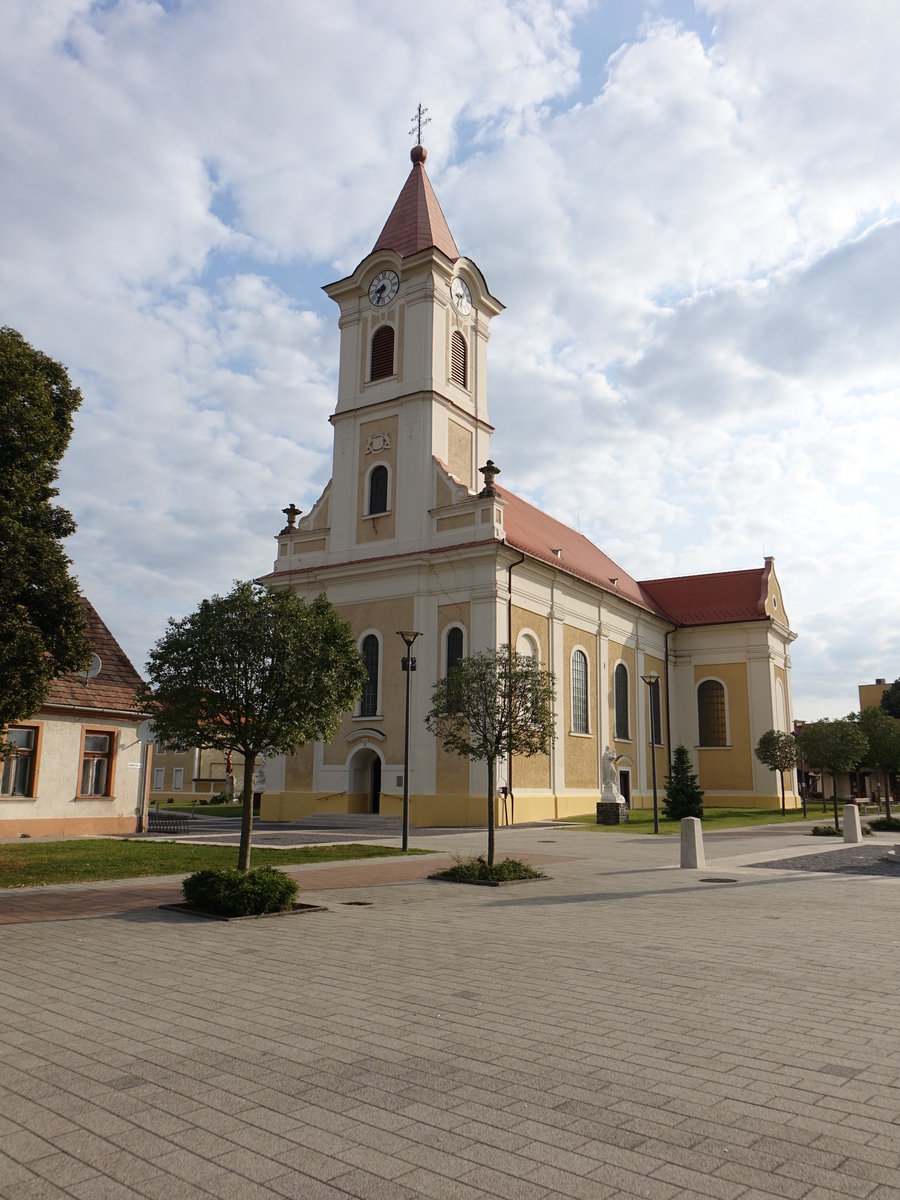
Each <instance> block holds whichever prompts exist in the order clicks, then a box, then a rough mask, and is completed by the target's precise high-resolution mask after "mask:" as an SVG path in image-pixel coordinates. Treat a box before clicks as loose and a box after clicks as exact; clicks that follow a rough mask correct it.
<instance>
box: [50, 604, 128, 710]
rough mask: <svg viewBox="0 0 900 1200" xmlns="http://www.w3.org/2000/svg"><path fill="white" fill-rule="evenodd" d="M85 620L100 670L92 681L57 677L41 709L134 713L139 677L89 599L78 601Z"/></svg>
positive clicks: (63, 676) (64, 676) (76, 675)
mask: <svg viewBox="0 0 900 1200" xmlns="http://www.w3.org/2000/svg"><path fill="white" fill-rule="evenodd" d="M81 603H82V607H83V608H84V616H85V620H86V621H87V638H88V641H89V642H90V643H91V645H92V646H93V648H94V653H95V654H96V655H97V656H98V658H99V659H100V664H101V665H100V671H99V674H97V675H95V676H94V678H93V679H87V680H86V679H85V678H84V676H83V675H78V674H74V675H61V676H60V677H59V678H58V679H54V680H53V683H52V684H51V685H50V692H49V695H48V697H47V700H46V702H45V704H44V707H45V708H55V707H62V708H79V709H89V710H102V711H104V712H122V711H128V710H134V711H135V714H136V716H137V715H139V714H138V710H137V708H136V706H135V698H134V697H135V690H136V689H137V688H138V687H139V685H140V683H141V677H140V675H138V673H137V671H136V670H135V669H134V667H133V666H132V665H131V663H130V662H129V660H128V657H127V656H126V654H125V651H124V650H123V649H122V647H121V646H120V645H119V643H118V642H117V641H116V639H115V638H114V637H113V635H112V634H111V633H110V631H109V630H108V629H107V627H106V626H105V625H104V624H103V622H102V621H101V620H100V617H99V616H98V615H97V611H96V609H95V608H94V606H93V605H92V604H91V602H90V600H87V599H85V597H84V596H82V598H81Z"/></svg>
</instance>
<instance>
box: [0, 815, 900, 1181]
mask: <svg viewBox="0 0 900 1200" xmlns="http://www.w3.org/2000/svg"><path fill="white" fill-rule="evenodd" d="M498 840H499V848H500V850H501V851H505V852H509V853H513V854H516V855H517V856H521V857H531V858H533V859H538V858H539V857H547V858H552V859H553V862H552V866H548V867H547V868H546V869H547V870H548V871H549V873H550V875H551V876H552V878H549V879H547V880H544V881H541V882H538V883H533V884H527V885H520V886H516V887H509V888H505V889H499V890H495V889H487V888H466V887H458V886H453V885H450V884H439V883H431V882H426V881H424V880H422V879H410V878H405V879H398V880H395V881H393V882H386V881H384V880H382V881H381V882H375V881H373V880H372V878H371V877H370V878H369V880H368V881H367V880H366V878H365V877H364V876H361V875H357V876H356V877H354V876H353V875H352V873H351V868H353V867H354V864H334V865H332V864H323V865H322V866H320V867H318V868H306V869H304V871H303V875H302V879H303V881H304V882H303V885H302V886H303V888H304V892H305V891H306V890H307V887H308V885H307V883H306V880H307V878H308V875H310V874H313V873H315V874H317V876H318V878H319V880H321V878H322V877H323V876H324V872H325V871H326V870H328V871H330V872H332V874H331V877H330V880H328V882H330V884H331V886H330V887H319V888H318V889H317V890H316V891H315V899H316V902H317V903H320V904H324V905H325V906H326V907H327V909H328V911H327V912H320V913H311V914H309V915H305V916H290V917H285V918H283V919H273V920H269V921H249V922H235V923H228V924H220V923H212V922H205V921H200V920H196V919H193V918H186V917H184V916H181V915H179V914H175V913H170V912H165V911H160V910H159V909H157V908H155V907H144V908H142V909H138V910H131V911H125V912H120V913H118V914H115V915H109V916H96V917H93V918H90V919H83V920H77V921H74V920H52V921H48V920H44V921H42V922H22V923H19V924H11V925H6V926H4V927H3V928H2V929H0V962H2V971H0V1196H2V1197H3V1198H4V1200H26V1198H32V1197H33V1198H39V1200H43V1198H45V1197H47V1198H49V1200H52V1198H55V1197H77V1198H81V1200H107V1198H110V1200H119V1198H125V1197H149V1198H156V1197H158V1198H165V1200H170V1198H175V1200H180V1198H184V1200H206V1198H208V1197H210V1196H212V1197H221V1198H223V1200H227V1198H230V1197H234V1198H240V1200H245V1198H246V1200H264V1198H265V1200H274V1198H275V1197H302V1198H303V1200H307V1198H308V1200H346V1198H347V1197H360V1198H362V1200H419V1198H422V1197H430V1198H432V1200H444V1198H447V1200H457V1198H459V1200H485V1198H489V1197H501V1198H509V1200H518V1198H522V1200H549V1198H550V1197H554V1198H556V1197H580V1198H588V1200H625V1198H631V1197H644V1198H646V1200H670V1198H672V1197H676V1196H678V1197H681V1196H691V1197H694V1196H697V1197H707V1196H709V1197H719V1198H721V1200H770V1198H771V1197H773V1196H775V1197H786V1198H790V1200H794V1198H796V1200H847V1197H863V1198H867V1200H885V1198H887V1197H900V1035H898V1028H897V1027H898V1020H897V1018H898V999H897V969H896V961H897V954H896V930H897V928H898V921H897V918H898V915H900V913H898V910H900V888H898V886H897V881H896V880H894V879H890V878H885V877H878V876H859V875H850V874H846V873H830V872H823V871H815V872H811V871H808V870H805V869H803V868H802V867H798V868H797V869H796V870H790V869H789V870H784V869H776V868H774V867H772V865H771V863H772V862H779V863H782V862H784V861H785V860H789V859H802V858H804V857H808V856H809V855H808V851H809V838H808V837H804V836H803V835H802V833H800V832H794V833H779V834H778V835H776V836H772V837H770V838H768V839H762V838H760V837H759V836H757V835H754V836H747V837H730V838H727V839H716V838H709V839H707V866H706V868H705V869H704V870H703V871H682V870H678V869H677V855H678V843H677V840H676V839H672V838H656V839H654V838H653V837H652V836H641V835H635V836H632V835H616V836H609V835H604V834H600V833H593V832H589V831H588V832H585V831H574V830H566V831H559V830H552V831H551V830H548V829H546V828H544V829H528V830H520V829H518V828H515V829H511V830H504V831H502V832H501V833H500V835H499V839H498ZM483 841H484V838H483V835H467V834H459V835H457V836H454V837H448V838H441V839H431V840H427V841H426V844H428V845H434V846H435V847H436V848H440V849H442V850H447V851H450V852H454V851H458V852H473V851H474V852H478V851H480V850H481V849H482V848H483ZM882 844H883V846H884V848H885V849H887V848H888V847H889V846H891V845H893V840H892V839H888V840H885V841H884V842H883V843H882ZM868 848H869V847H868V846H867V847H866V849H868ZM841 850H842V848H841V847H840V846H838V847H837V848H836V850H835V851H833V852H832V853H840V852H841ZM827 853H828V851H823V854H827ZM763 859H768V860H771V861H769V863H768V865H765V864H764V865H763V866H758V865H754V864H760V863H762V861H763ZM418 861H419V862H421V861H422V860H421V859H420V860H418ZM434 861H435V860H434V859H432V860H431V863H433V862H434ZM411 863H412V860H406V864H407V865H410V864H411ZM431 863H429V866H430V865H431ZM401 865H402V864H401ZM789 865H790V864H789ZM342 871H343V872H345V873H344V874H341V872H342ZM706 879H719V880H724V879H729V880H734V881H735V882H733V883H732V884H731V885H730V886H725V887H722V886H720V887H715V886H711V885H710V884H708V883H705V882H703V881H704V880H706ZM96 886H97V889H98V890H101V889H102V886H103V885H96ZM69 894H70V895H71V894H72V893H69ZM5 899H6V898H5V897H3V899H2V901H0V903H2V902H3V901H5ZM361 900H366V901H369V902H370V903H368V904H367V905H364V906H363V905H357V904H356V903H354V901H361ZM885 931H888V932H885Z"/></svg>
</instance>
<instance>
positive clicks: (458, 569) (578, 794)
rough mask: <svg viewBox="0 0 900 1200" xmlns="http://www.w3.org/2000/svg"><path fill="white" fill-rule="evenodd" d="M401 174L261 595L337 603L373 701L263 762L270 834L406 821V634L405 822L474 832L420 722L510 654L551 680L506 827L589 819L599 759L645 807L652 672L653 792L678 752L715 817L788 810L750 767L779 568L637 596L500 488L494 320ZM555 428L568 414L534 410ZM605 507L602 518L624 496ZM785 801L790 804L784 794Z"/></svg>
mask: <svg viewBox="0 0 900 1200" xmlns="http://www.w3.org/2000/svg"><path fill="white" fill-rule="evenodd" d="M412 160H413V166H412V170H411V172H410V174H409V177H408V179H407V181H406V184H405V185H404V187H403V189H402V191H401V193H400V196H399V198H398V200H397V202H396V204H395V206H394V208H393V211H392V212H391V214H390V216H389V218H388V220H387V223H386V224H385V226H384V229H383V230H382V232H381V235H380V236H379V238H378V239H377V241H376V243H375V246H374V249H373V250H372V252H371V254H369V255H367V256H366V257H365V258H364V259H363V260H362V262H361V263H360V264H359V266H358V267H357V268H356V269H355V271H353V273H352V274H351V275H349V276H348V277H347V278H345V279H341V280H339V281H338V282H337V283H333V284H330V285H329V286H328V287H326V288H325V291H326V292H327V294H328V295H329V296H330V297H331V299H332V300H334V301H335V303H336V304H337V305H338V307H339V309H340V318H339V326H340V331H341V346H340V373H339V384H338V398H337V407H336V410H335V412H334V414H333V415H332V417H331V423H332V425H333V427H334V459H333V471H332V477H331V480H330V482H329V483H328V485H327V487H326V488H325V490H324V492H323V493H322V495H321V497H320V498H319V499H318V500H317V502H316V503H315V505H314V506H313V508H312V511H311V512H309V513H308V514H307V515H306V516H302V517H301V519H299V520H298V517H300V514H299V513H298V511H297V509H296V508H295V507H294V506H293V505H291V506H289V507H288V508H286V509H285V510H284V511H285V514H286V517H287V524H286V525H285V527H284V528H283V529H282V530H281V532H280V533H279V534H278V539H277V546H278V548H277V558H276V560H275V564H274V569H273V570H272V572H271V573H270V574H268V575H266V576H265V578H264V582H265V583H267V584H268V585H270V586H272V587H292V588H294V589H296V591H297V592H298V593H299V594H300V595H301V596H303V597H305V598H307V599H310V598H312V597H314V596H315V595H316V594H317V593H319V592H321V591H325V592H327V594H328V597H329V599H330V600H331V602H332V603H333V604H334V605H335V606H336V608H337V610H338V611H339V612H340V613H341V615H342V616H343V617H344V618H345V619H346V620H348V621H349V622H350V624H351V625H352V627H353V630H354V633H355V635H356V638H357V643H358V646H359V649H360V651H361V653H362V655H363V657H364V659H365V662H366V666H367V668H368V673H369V678H368V683H367V684H366V687H365V689H364V691H363V695H362V698H361V700H360V702H359V705H358V706H357V708H356V711H355V712H353V713H350V714H348V715H347V716H346V717H345V718H344V720H343V722H342V725H341V728H340V731H339V732H338V734H337V736H336V737H335V738H334V739H333V740H332V741H331V742H330V743H328V744H327V745H317V746H309V747H307V748H306V749H304V750H303V751H302V753H300V754H298V755H295V756H290V757H287V758H282V759H280V760H276V761H274V762H270V763H268V764H267V776H268V782H267V791H266V794H265V796H264V797H263V803H262V815H263V817H265V818H269V819H275V820H282V819H290V818H295V817H298V816H301V815H303V814H306V813H311V812H317V811H332V812H333V811H340V810H344V811H346V810H349V811H374V812H379V811H380V812H389V813H396V812H398V811H399V807H400V795H401V793H402V790H403V741H404V689H405V676H404V674H403V673H402V671H401V665H400V660H401V656H402V655H403V654H404V653H405V650H404V646H403V643H402V642H401V640H400V638H399V637H398V634H397V631H398V630H409V631H416V632H418V633H419V634H420V635H421V636H420V637H419V639H418V641H417V642H416V643H415V646H414V648H413V653H414V655H415V657H416V659H417V662H418V669H417V673H416V675H415V676H413V677H412V680H411V683H412V718H411V723H410V739H411V757H410V762H411V766H410V781H409V788H410V795H411V798H412V799H411V802H412V820H413V823H414V824H420V825H424V824H451V825H453V824H469V823H473V822H477V823H480V822H482V821H483V819H484V816H483V811H484V798H485V795H486V784H485V772H484V765H483V764H481V763H476V764H470V763H469V762H467V761H465V760H463V759H460V758H458V757H456V756H454V755H450V754H447V753H445V752H444V751H443V749H442V748H441V746H440V745H439V744H438V743H437V742H436V740H435V739H434V738H433V737H432V736H431V735H430V734H429V733H428V732H427V731H426V729H425V727H424V724H423V717H424V715H425V713H426V712H427V710H428V707H429V702H430V697H431V691H432V686H433V684H434V682H435V681H436V680H437V679H438V678H439V677H441V676H443V675H445V674H446V673H447V672H448V671H449V670H451V669H452V667H453V664H454V663H455V662H456V661H457V660H458V659H459V658H460V657H462V656H465V655H468V654H471V653H474V652H476V651H479V650H484V649H487V648H496V647H499V646H501V645H503V644H504V643H509V644H512V645H514V646H515V647H516V648H517V650H519V651H520V652H521V653H523V654H527V655H530V656H532V657H533V658H535V659H537V660H538V661H539V662H540V664H541V665H542V666H545V667H548V668H550V669H551V670H552V671H553V672H554V673H555V675H556V680H557V700H556V708H555V725H556V738H555V741H554V744H553V749H552V751H551V753H550V754H549V755H547V756H545V757H539V758H532V759H521V760H520V759H514V760H513V761H512V762H511V763H506V764H504V765H503V768H502V770H501V771H499V773H498V779H497V784H498V785H499V786H501V787H507V788H509V789H511V791H512V793H513V797H514V814H515V820H516V821H522V820H535V819H542V818H547V817H554V816H566V815H571V814H576V813H581V812H588V811H591V810H592V809H593V807H594V804H595V802H596V801H597V800H599V799H600V791H601V759H602V757H603V753H604V749H605V747H606V746H607V745H610V746H611V747H612V750H613V752H614V753H615V754H616V755H617V756H618V759H617V769H618V783H619V790H620V792H621V793H622V794H623V795H624V796H625V797H626V798H627V799H628V800H630V802H631V803H632V804H633V805H636V806H640V807H647V806H649V805H650V804H651V752H650V729H651V725H650V722H651V701H650V695H651V689H650V687H649V686H648V685H647V684H646V683H645V682H644V679H645V677H646V678H650V677H651V676H652V675H653V674H656V675H657V676H658V677H659V680H660V686H659V688H658V689H656V690H655V691H654V694H655V695H656V696H658V711H657V712H656V713H655V714H654V715H655V725H656V738H655V742H656V746H655V750H654V753H655V757H656V769H657V776H658V779H659V781H660V787H662V782H663V781H664V779H665V776H666V774H667V771H668V762H669V759H670V756H671V753H672V749H673V747H674V746H676V745H677V744H679V743H684V744H685V745H686V746H687V747H688V749H689V751H690V753H691V756H692V758H693V761H694V766H695V769H696V770H697V771H698V774H699V778H700V784H701V786H702V787H703V789H704V790H705V792H706V803H707V804H711V805H741V806H759V807H771V808H775V807H777V806H779V805H780V798H779V795H778V791H777V781H776V777H775V775H774V774H773V772H771V771H770V770H768V769H767V768H765V767H764V766H763V765H762V764H761V763H759V762H758V761H757V759H756V756H755V754H754V748H755V746H756V743H757V742H758V740H759V738H760V737H761V736H762V734H763V733H765V732H766V731H767V730H769V729H771V728H777V729H782V730H788V729H790V728H791V723H792V711H791V687H790V656H789V649H790V644H791V642H792V641H793V639H794V637H795V636H796V635H795V634H794V633H793V632H792V631H791V628H790V624H789V622H788V618H787V614H786V611H785V606H784V600H783V597H782V594H781V588H780V585H779V583H778V580H777V578H776V575H775V567H774V561H773V559H771V558H767V559H766V560H765V562H764V563H763V564H762V565H761V566H759V567H753V568H750V569H748V570H742V571H724V572H717V573H715V574H710V575H692V576H687V577H680V578H672V579H654V580H646V581H643V582H639V581H637V580H636V579H634V578H632V576H631V575H629V574H628V573H627V572H626V571H625V570H624V569H623V568H622V567H620V566H618V564H616V563H615V562H613V560H612V559H611V558H609V557H608V556H607V555H606V554H605V553H604V552H603V551H602V550H600V549H599V548H598V547H597V546H595V545H594V544H593V543H592V542H590V541H589V540H588V539H587V538H586V537H584V536H583V535H582V534H580V533H577V532H576V531H575V530H573V529H570V528H569V527H568V526H566V525H564V524H563V523H562V522H560V521H558V520H556V519H554V518H553V517H551V516H549V515H548V514H546V513H544V512H541V511H540V510H538V509H537V508H535V507H534V506H533V505H531V504H529V503H527V502H526V501H525V500H523V499H521V498H520V497H518V496H516V495H515V494H514V493H513V492H512V491H510V490H509V489H508V488H507V487H506V484H505V480H506V475H507V472H506V471H504V474H503V482H502V483H501V482H500V481H499V480H498V478H497V477H498V475H500V472H499V470H498V468H497V467H496V466H495V464H494V463H493V462H492V461H491V459H490V453H491V446H490V439H491V434H492V432H493V427H492V425H491V424H490V422H489V420H488V411H487V382H488V338H489V325H490V322H491V320H492V319H493V318H494V317H495V316H497V315H498V314H499V313H501V312H502V310H503V305H502V304H501V303H500V301H499V300H497V299H496V298H495V297H494V296H493V295H492V294H491V292H490V291H489V289H488V286H487V282H486V280H485V277H484V275H483V274H482V272H481V270H480V269H479V267H478V266H477V265H476V264H475V263H474V262H472V260H471V259H468V258H465V257H464V256H462V255H461V254H460V252H459V250H458V248H457V246H456V242H455V241H454V238H453V235H452V234H451V232H450V230H449V228H448V226H447V223H446V220H445V219H444V215H443V213H442V211H441V208H440V205H439V204H438V201H437V198H436V196H435V194H434V191H433V189H432V187H431V183H430V182H429V180H428V177H427V175H426V173H425V168H424V162H425V151H424V149H423V148H422V147H421V146H417V147H416V148H415V149H414V150H413V152H412ZM546 419H547V421H554V420H560V421H571V420H575V419H582V418H580V417H577V416H576V415H575V414H571V413H568V412H565V411H553V410H552V408H551V407H550V406H548V412H547V414H546ZM540 436H541V433H540V430H539V429H536V430H535V431H534V437H535V438H536V439H539V438H540ZM636 469H639V464H636ZM509 473H510V474H511V471H510V472H509ZM479 475H480V476H481V477H482V478H479ZM598 488H602V480H599V481H598ZM607 503H608V504H609V506H610V507H611V508H612V507H614V506H615V504H616V497H615V496H614V495H609V496H608V497H607ZM788 803H789V804H796V803H797V799H796V797H795V796H794V794H793V793H791V794H790V795H789V796H788ZM502 805H503V801H502V800H500V801H498V808H499V809H500V811H499V817H500V819H503V818H504V816H509V817H512V811H511V809H512V806H510V811H509V812H507V813H504V812H503V811H502Z"/></svg>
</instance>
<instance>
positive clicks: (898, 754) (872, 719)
mask: <svg viewBox="0 0 900 1200" xmlns="http://www.w3.org/2000/svg"><path fill="white" fill-rule="evenodd" d="M855 719H856V720H857V721H858V722H859V727H860V729H861V730H862V731H863V733H864V734H865V735H866V741H867V742H868V743H869V749H868V751H867V752H866V756H865V758H864V760H863V761H864V762H865V764H866V766H867V767H871V768H872V770H873V771H876V772H877V771H881V772H882V773H883V775H884V805H885V815H886V816H887V818H888V820H890V818H891V775H892V773H893V772H894V771H900V721H898V720H897V719H896V717H891V716H888V714H887V713H886V712H885V711H884V709H881V708H864V709H863V710H862V712H861V713H859V715H858V716H857V717H856V718H855Z"/></svg>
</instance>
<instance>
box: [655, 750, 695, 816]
mask: <svg viewBox="0 0 900 1200" xmlns="http://www.w3.org/2000/svg"><path fill="white" fill-rule="evenodd" d="M663 813H664V815H665V818H666V820H667V821H680V820H682V818H684V817H702V816H703V791H702V789H701V787H700V784H699V783H698V782H697V776H696V775H695V774H694V772H693V771H692V770H691V758H690V755H689V754H688V752H687V748H686V747H685V746H676V747H675V754H674V755H673V757H672V769H671V770H670V772H669V778H668V779H667V780H666V794H665V799H664V800H663Z"/></svg>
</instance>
